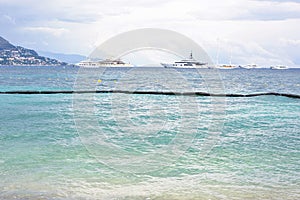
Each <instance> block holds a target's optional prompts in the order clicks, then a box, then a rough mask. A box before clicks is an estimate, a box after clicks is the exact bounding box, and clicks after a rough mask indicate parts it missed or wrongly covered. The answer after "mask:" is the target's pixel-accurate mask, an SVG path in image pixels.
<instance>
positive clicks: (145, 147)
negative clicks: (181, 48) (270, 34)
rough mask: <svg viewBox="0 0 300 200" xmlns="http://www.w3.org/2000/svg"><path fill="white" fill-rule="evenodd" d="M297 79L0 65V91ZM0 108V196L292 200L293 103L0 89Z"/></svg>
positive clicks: (292, 76) (296, 111)
mask: <svg viewBox="0 0 300 200" xmlns="http://www.w3.org/2000/svg"><path fill="white" fill-rule="evenodd" d="M78 73H79V74H78ZM80 77H81V78H82V79H80ZM299 77H300V70H298V69H291V70H282V71H276V70H269V69H258V70H242V69H238V70H223V71H217V72H214V73H211V74H210V72H207V70H203V71H201V72H199V71H196V70H177V71H168V70H165V69H157V68H145V69H136V70H132V69H131V70H130V69H109V70H106V71H101V70H96V71H91V70H85V71H80V70H79V69H78V68H72V67H66V68H60V67H0V91H12V90H72V89H86V88H88V89H99V90H101V89H103V90H104V89H120V88H121V89H130V90H155V91H161V90H163V91H190V90H193V91H210V92H211V91H216V92H225V93H243V94H248V93H254V92H269V91H271V92H281V93H293V94H298V95H299V94H300V79H299ZM220 83H221V84H220ZM220 85H221V86H222V88H220V87H219V86H220ZM0 109H1V115H0V116H1V121H0V155H1V156H0V198H1V199H12V198H15V199H299V198H300V190H299V188H300V178H299V177H300V132H299V130H300V125H299V124H300V101H299V99H291V98H286V97H278V96H260V97H252V98H220V97H190V96H165V95H138V94H116V93H113V94H74V95H73V94H51V95H20V94H14V95H12V94H10V95H5V94H1V96H0Z"/></svg>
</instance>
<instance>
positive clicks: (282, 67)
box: [270, 65, 288, 69]
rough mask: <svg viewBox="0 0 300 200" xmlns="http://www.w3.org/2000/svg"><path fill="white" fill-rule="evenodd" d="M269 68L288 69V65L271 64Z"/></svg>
mask: <svg viewBox="0 0 300 200" xmlns="http://www.w3.org/2000/svg"><path fill="white" fill-rule="evenodd" d="M270 69H288V67H287V66H283V65H280V66H272V67H270Z"/></svg>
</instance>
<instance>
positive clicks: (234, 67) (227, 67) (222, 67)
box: [216, 64, 237, 69]
mask: <svg viewBox="0 0 300 200" xmlns="http://www.w3.org/2000/svg"><path fill="white" fill-rule="evenodd" d="M216 68H217V69H236V68H237V66H235V65H231V64H230V65H219V66H216Z"/></svg>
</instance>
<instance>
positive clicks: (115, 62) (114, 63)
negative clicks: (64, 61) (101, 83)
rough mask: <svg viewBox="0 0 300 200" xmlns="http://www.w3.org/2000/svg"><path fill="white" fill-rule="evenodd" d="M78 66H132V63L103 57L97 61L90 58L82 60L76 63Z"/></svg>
mask: <svg viewBox="0 0 300 200" xmlns="http://www.w3.org/2000/svg"><path fill="white" fill-rule="evenodd" d="M76 65H77V66H79V67H84V68H97V67H134V65H132V64H130V63H125V62H123V61H121V60H119V59H118V60H112V59H105V60H99V61H92V60H84V61H81V62H79V63H77V64H76Z"/></svg>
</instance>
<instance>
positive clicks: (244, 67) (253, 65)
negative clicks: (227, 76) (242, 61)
mask: <svg viewBox="0 0 300 200" xmlns="http://www.w3.org/2000/svg"><path fill="white" fill-rule="evenodd" d="M240 68H242V69H257V68H259V67H258V66H257V65H256V64H249V65H243V66H240Z"/></svg>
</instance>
